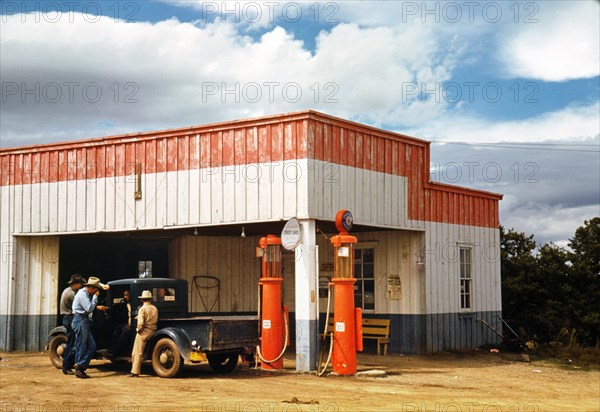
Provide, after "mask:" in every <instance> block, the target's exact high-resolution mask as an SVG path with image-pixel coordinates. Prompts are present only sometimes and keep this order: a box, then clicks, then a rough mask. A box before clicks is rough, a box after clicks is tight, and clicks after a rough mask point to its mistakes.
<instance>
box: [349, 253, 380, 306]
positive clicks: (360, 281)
mask: <svg viewBox="0 0 600 412" xmlns="http://www.w3.org/2000/svg"><path fill="white" fill-rule="evenodd" d="M376 245H377V242H361V243H357V244H356V245H355V246H354V250H355V251H356V250H364V249H371V250H372V251H373V277H372V278H364V277H360V278H359V277H358V276H357V273H356V272H355V273H354V278H355V279H356V286H357V287H358V288H359V290H360V292H361V295H362V308H361V309H362V310H363V312H365V313H375V312H376V310H377V290H376V289H377V287H376V285H377V283H376V282H375V279H376V277H377V264H376V258H375V256H377V248H376ZM361 253H362V252H361ZM354 263H355V264H356V262H354ZM361 276H362V273H361ZM365 279H366V280H372V281H373V308H372V309H371V308H369V309H365V292H364V280H365Z"/></svg>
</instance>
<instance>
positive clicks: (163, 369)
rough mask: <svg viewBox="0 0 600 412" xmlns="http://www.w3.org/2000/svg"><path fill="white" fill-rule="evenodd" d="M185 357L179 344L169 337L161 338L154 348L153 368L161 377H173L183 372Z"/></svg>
mask: <svg viewBox="0 0 600 412" xmlns="http://www.w3.org/2000/svg"><path fill="white" fill-rule="evenodd" d="M182 366H183V358H182V357H181V353H179V349H178V348H177V344H175V342H173V341H172V340H171V339H169V338H162V339H161V340H159V341H158V342H157V343H156V345H155V346H154V349H153V350H152V368H153V369H154V372H155V373H156V374H157V375H158V376H160V377H161V378H173V377H175V376H177V374H178V373H179V372H181V369H182Z"/></svg>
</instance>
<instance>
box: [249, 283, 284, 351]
mask: <svg viewBox="0 0 600 412" xmlns="http://www.w3.org/2000/svg"><path fill="white" fill-rule="evenodd" d="M260 297H261V293H260V283H259V284H258V322H259V325H260V322H261V318H260V316H261V312H260V308H261V304H262V302H261V298H260ZM283 324H284V325H285V343H284V344H283V349H282V350H281V353H280V354H279V355H278V356H277V357H276V358H275V359H270V360H269V359H265V358H263V356H262V353H261V352H260V345H258V346H257V347H256V354H257V355H258V358H259V359H260V360H261V361H262V362H264V363H273V362H277V361H278V360H279V359H281V357H282V356H283V354H284V353H285V350H286V349H287V347H288V345H289V344H290V342H289V340H288V337H289V325H288V317H287V316H284V317H283ZM259 329H260V326H259ZM259 332H260V330H259Z"/></svg>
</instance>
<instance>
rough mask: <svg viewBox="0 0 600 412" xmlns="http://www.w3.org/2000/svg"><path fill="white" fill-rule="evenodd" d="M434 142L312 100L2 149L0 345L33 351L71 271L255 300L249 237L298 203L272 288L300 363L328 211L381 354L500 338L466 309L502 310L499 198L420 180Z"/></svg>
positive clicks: (228, 299)
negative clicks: (376, 324)
mask: <svg viewBox="0 0 600 412" xmlns="http://www.w3.org/2000/svg"><path fill="white" fill-rule="evenodd" d="M429 156H430V144H429V142H427V141H424V140H419V139H415V138H412V137H408V136H404V135H400V134H397V133H392V132H388V131H385V130H381V129H377V128H373V127H369V126H366V125H362V124H358V123H354V122H350V121H347V120H343V119H339V118H335V117H332V116H328V115H325V114H322V113H318V112H314V111H304V112H299V113H291V114H282V115H276V116H268V117H262V118H257V119H248V120H238V121H231V122H225V123H218V124H210V125H205V126H197V127H189V128H182V129H174V130H166V131H158V132H147V133H146V132H145V133H139V134H129V135H122V136H111V137H105V138H99V139H90V140H84V141H76V142H66V143H53V144H44V145H36V146H28V147H18V148H8V149H0V162H1V172H0V173H1V175H0V190H1V191H0V244H1V248H2V250H1V252H2V259H1V262H0V272H1V275H0V349H3V350H40V349H42V348H43V347H44V345H45V344H46V337H47V333H48V331H49V330H50V329H51V328H52V327H53V326H55V324H56V322H57V313H58V298H59V295H60V292H61V291H62V289H63V288H64V287H65V286H66V281H67V280H68V278H69V277H70V276H71V274H73V273H80V274H83V275H86V276H90V275H94V276H98V277H100V278H101V279H102V280H103V281H108V280H113V279H119V278H125V277H137V276H138V275H139V273H141V272H146V273H148V272H151V273H152V274H153V276H155V277H158V276H168V277H174V278H184V279H187V280H188V281H189V283H190V292H189V293H190V296H189V302H190V305H191V307H190V310H192V311H217V312H227V313H230V312H236V313H240V312H244V313H250V312H255V311H256V309H257V296H256V294H257V291H256V289H257V288H256V284H257V282H258V278H259V277H260V266H259V263H258V261H257V259H256V258H255V255H254V253H255V247H256V246H257V244H258V239H259V238H260V237H261V236H264V235H266V234H268V233H274V234H279V232H280V231H281V229H282V227H283V225H284V223H285V221H286V220H287V219H289V218H292V217H296V218H297V219H298V220H299V221H300V224H301V228H302V244H301V246H300V247H299V249H297V250H296V253H295V255H292V254H286V255H285V265H284V278H285V293H284V295H285V296H284V299H285V303H286V304H288V305H289V306H290V311H291V312H292V316H293V319H294V321H295V323H296V328H295V331H296V333H295V339H296V353H297V363H298V369H299V370H312V369H314V363H315V359H316V350H317V346H316V336H317V333H318V331H317V329H318V319H319V312H320V313H321V318H323V312H324V311H325V299H324V295H325V291H324V286H325V285H326V284H327V278H328V277H331V275H332V270H333V265H332V262H333V249H332V247H331V245H330V243H329V242H328V241H327V239H326V237H327V236H330V235H331V234H333V232H334V226H333V224H332V221H333V220H334V217H335V214H336V212H337V211H338V210H339V209H348V210H350V211H351V212H352V213H353V215H354V221H355V225H356V232H355V235H356V236H357V237H358V241H359V243H358V245H357V252H356V256H355V258H356V265H355V267H356V268H357V273H356V274H355V275H356V277H357V278H358V281H357V288H356V301H357V304H358V305H359V306H362V307H363V309H364V312H365V316H373V317H385V318H389V319H391V321H392V323H391V335H392V343H391V347H390V350H391V351H396V352H403V353H432V352H436V351H440V350H447V349H461V348H472V347H476V346H477V345H481V344H484V343H490V342H494V341H495V336H494V335H492V334H491V333H490V331H489V330H487V329H486V328H485V327H484V326H482V325H481V324H480V323H479V322H477V319H478V318H483V319H485V320H487V321H488V322H489V323H492V324H497V319H496V317H495V315H496V314H500V313H501V296H500V260H499V255H500V253H499V251H500V249H499V230H498V226H499V218H498V202H499V200H500V199H501V198H502V196H501V195H498V194H495V193H489V192H483V191H478V190H472V189H467V188H462V187H456V186H450V185H444V184H439V183H433V182H431V181H430V180H429V165H430V160H429ZM242 232H243V233H244V235H245V236H244V237H242V236H241V235H242ZM317 296H318V298H317Z"/></svg>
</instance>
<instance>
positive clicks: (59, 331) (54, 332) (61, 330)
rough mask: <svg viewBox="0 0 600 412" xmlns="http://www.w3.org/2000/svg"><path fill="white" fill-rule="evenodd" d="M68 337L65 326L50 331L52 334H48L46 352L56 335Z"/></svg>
mask: <svg viewBox="0 0 600 412" xmlns="http://www.w3.org/2000/svg"><path fill="white" fill-rule="evenodd" d="M60 334H63V335H66V334H67V328H65V327H64V326H57V327H55V328H54V329H52V330H51V331H50V333H49V334H48V342H46V347H45V348H44V350H48V347H49V346H50V341H51V340H52V338H53V337H55V336H56V335H60Z"/></svg>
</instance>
